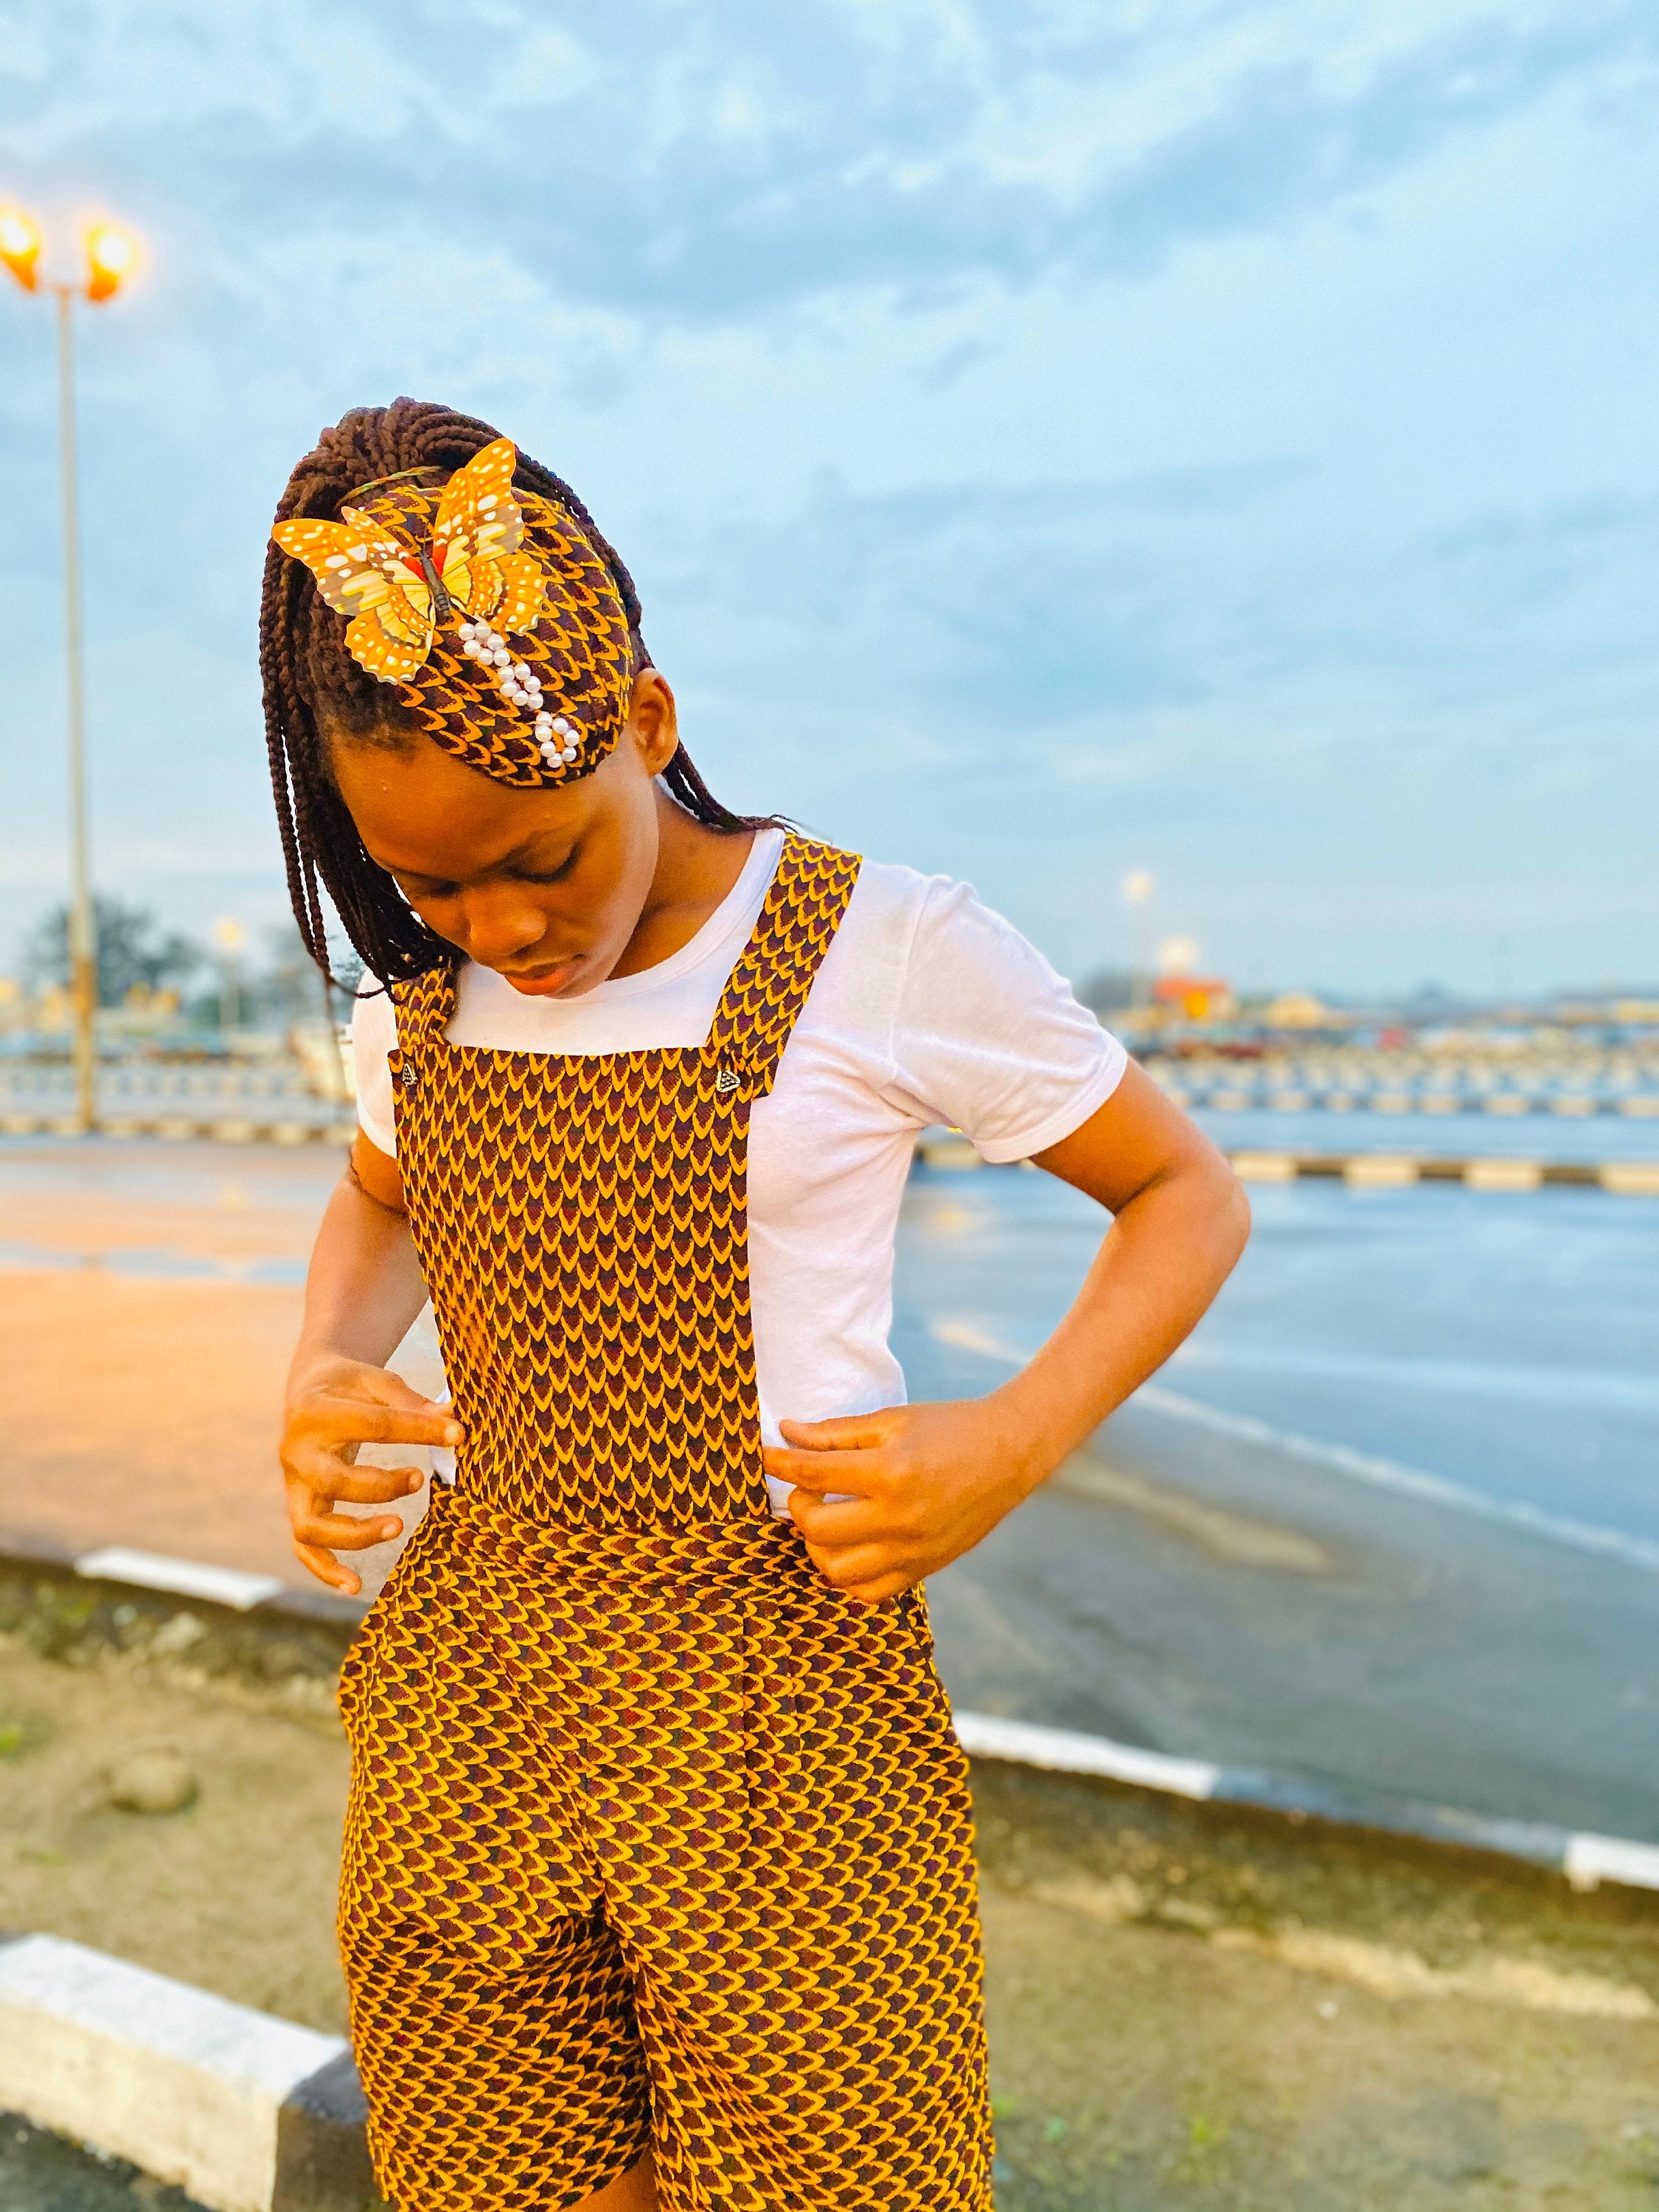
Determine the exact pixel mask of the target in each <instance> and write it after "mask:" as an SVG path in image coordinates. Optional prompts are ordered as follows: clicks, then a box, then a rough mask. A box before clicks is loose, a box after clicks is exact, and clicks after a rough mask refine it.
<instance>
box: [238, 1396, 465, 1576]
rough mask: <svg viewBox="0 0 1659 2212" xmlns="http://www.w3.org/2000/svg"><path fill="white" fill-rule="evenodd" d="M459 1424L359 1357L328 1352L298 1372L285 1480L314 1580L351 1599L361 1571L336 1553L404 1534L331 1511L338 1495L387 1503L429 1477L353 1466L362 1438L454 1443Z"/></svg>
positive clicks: (299, 1549) (297, 1542)
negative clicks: (357, 1572)
mask: <svg viewBox="0 0 1659 2212" xmlns="http://www.w3.org/2000/svg"><path fill="white" fill-rule="evenodd" d="M460 1440H461V1431H460V1427H459V1424H458V1423H457V1421H456V1419H455V1417H454V1415H453V1413H451V1412H450V1410H449V1408H448V1407H446V1406H439V1405H435V1404H434V1402H433V1401H432V1400H431V1399H430V1398H422V1396H421V1395H420V1393H419V1392H418V1391H416V1390H411V1389H410V1387H409V1385H408V1383H405V1382H404V1381H403V1379H402V1378H401V1376H396V1375H393V1374H391V1373H389V1372H388V1371H387V1370H386V1368H384V1367H373V1366H369V1365H368V1364H366V1363H365V1362H364V1361H362V1360H358V1359H346V1358H338V1357H324V1358H319V1359H317V1360H315V1361H314V1362H312V1363H310V1364H307V1366H306V1367H305V1369H304V1370H302V1371H301V1372H296V1373H295V1376H293V1377H292V1378H291V1379H290V1382H289V1394H288V1403H287V1406H286V1408H285V1410H284V1414H283V1442H282V1462H283V1482H284V1483H285V1484H286V1486H287V1489H288V1517H289V1525H290V1526H291V1528H293V1531H294V1551H295V1557H296V1558H297V1559H299V1560H300V1562H301V1565H303V1566H306V1567H308V1568H309V1569H310V1571H311V1572H312V1573H313V1575H315V1576H316V1577H317V1579H318V1581H319V1582H323V1583H327V1584H328V1586H329V1588H330V1589H334V1590H338V1591H339V1593H340V1594H341V1595H342V1596H343V1597H355V1596H356V1595H357V1593H358V1591H359V1590H360V1589H362V1586H363V1583H362V1576H361V1575H357V1574H354V1573H353V1571H352V1570H351V1569H350V1568H349V1566H346V1565H343V1563H342V1562H341V1561H340V1560H338V1559H336V1558H335V1557H334V1556H333V1554H334V1553H336V1552H362V1551H367V1550H368V1548H369V1547H370V1546H371V1545H374V1544H385V1543H389V1542H390V1541H391V1540H392V1537H394V1536H401V1535H402V1534H403V1532H404V1524H403V1522H401V1521H395V1520H383V1519H380V1518H376V1517H373V1516H371V1517H369V1518H368V1519H362V1520H360V1519H359V1518H358V1517H357V1516H356V1515H355V1514H350V1513H337V1512H336V1511H335V1510H334V1505H335V1501H336V1500H337V1499H338V1498H345V1499H347V1500H349V1502H350V1503H351V1504H354V1505H384V1504H386V1502H387V1501H388V1500H389V1499H391V1498H407V1497H408V1496H409V1495H410V1492H413V1491H416V1490H418V1489H419V1488H420V1486H421V1485H422V1482H424V1481H425V1480H426V1478H425V1476H424V1475H423V1474H422V1473H421V1472H420V1470H419V1468H413V1467H366V1468H358V1467H357V1466H356V1464H355V1462H356V1457H357V1448H358V1446H359V1445H360V1444H371V1443H372V1444H387V1443H393V1444H450V1445H453V1444H458V1443H459V1442H460Z"/></svg>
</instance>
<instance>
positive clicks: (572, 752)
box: [564, 745, 576, 768]
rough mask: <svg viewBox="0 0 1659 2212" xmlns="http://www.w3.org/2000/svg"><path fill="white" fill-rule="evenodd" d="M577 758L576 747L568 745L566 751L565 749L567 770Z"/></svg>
mask: <svg viewBox="0 0 1659 2212" xmlns="http://www.w3.org/2000/svg"><path fill="white" fill-rule="evenodd" d="M575 757H576V748H575V747H574V745H567V746H566V747H565V749H564V763H565V766H566V767H567V768H568V767H569V765H570V763H571V762H572V761H573V760H574V759H575Z"/></svg>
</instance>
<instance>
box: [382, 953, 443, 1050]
mask: <svg viewBox="0 0 1659 2212" xmlns="http://www.w3.org/2000/svg"><path fill="white" fill-rule="evenodd" d="M391 991H392V1006H393V1008H394V1009H395V1011H396V1013H397V1016H398V1052H399V1053H400V1054H403V1053H410V1054H416V1055H417V1056H418V1055H419V1054H420V1053H421V1052H422V1050H423V1049H424V1048H426V1047H427V1046H428V1045H433V1044H441V1043H442V1042H443V1040H444V1036H445V1035H446V1034H447V1030H448V1028H449V1022H450V1017H451V1016H452V1015H453V1012H454V1011H455V961H454V959H453V958H452V959H447V960H444V961H442V962H441V963H440V964H439V965H438V966H437V967H436V968H428V969H427V971H426V973H425V975H411V976H410V977H409V978H408V979H407V980H406V981H403V982H399V983H393V984H392V986H391Z"/></svg>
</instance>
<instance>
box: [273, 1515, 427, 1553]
mask: <svg viewBox="0 0 1659 2212" xmlns="http://www.w3.org/2000/svg"><path fill="white" fill-rule="evenodd" d="M290 1525H291V1526H292V1528H293V1530H294V1540H295V1543H296V1544H301V1545H306V1546H310V1547H315V1548H316V1549H318V1550H319V1551H322V1550H325V1551H330V1552H367V1551H369V1550H371V1549H372V1548H373V1547H374V1546H375V1545H376V1544H389V1543H390V1542H391V1541H392V1539H393V1537H394V1536H401V1535H402V1534H403V1533H404V1524H403V1522H401V1521H383V1520H380V1519H378V1518H371V1519H368V1520H364V1521H360V1520H358V1519H357V1518H356V1516H354V1515H352V1514H349V1513H317V1512H311V1513H298V1514H295V1516H293V1517H292V1521H291V1523H290Z"/></svg>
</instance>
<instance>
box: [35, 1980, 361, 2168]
mask: <svg viewBox="0 0 1659 2212" xmlns="http://www.w3.org/2000/svg"><path fill="white" fill-rule="evenodd" d="M345 2048H346V2046H345V2045H344V2044H343V2042H341V2041H340V2039H339V2038H338V2037H337V2036H331V2035H319V2034H317V2033H315V2032H314V2031H313V2029H311V2028H308V2027H295V2026H294V2025H293V2024H292V2023H291V2022H290V2021H284V2020H275V2019H273V2018H271V2017H270V2015H269V2014H266V2013H259V2012H253V2011H251V2010H250V2009H249V2008H248V2007H246V2005H239V2004H232V2003H230V2002H228V2000H227V1999H226V1998H224V1997H216V1996H209V1995H208V1993H207V1992H206V1991H205V1990H197V1989H192V1988H191V1987H190V1986H189V1984H186V1983H184V1982H175V1981H171V1980H169V1979H168V1978H167V1976H166V1975H164V1974H154V1973H151V1972H149V1971H148V1970H147V1969H146V1968H144V1967H143V1966H130V1965H129V1964H128V1963H127V1962H126V1960H123V1959H112V1958H108V1957H106V1955H105V1954H103V1953H102V1952H99V1951H91V1950H88V1949H87V1948H85V1947H84V1946H82V1944H79V1943H69V1942H64V1941H63V1940H62V1939H61V1938H59V1937H58V1936H22V1937H21V1938H19V1939H18V1940H17V1941H15V1942H10V1943H7V1944H4V1945H0V2106H3V2107H4V2108H5V2109H6V2110H8V2111H10V2112H17V2113H20V2114H21V2116H22V2118H24V2119H27V2120H33V2121H34V2122H35V2123H36V2124H38V2125H40V2126H41V2127H46V2128H53V2129H56V2130H58V2131H59V2132H60V2133H62V2134H65V2135H70V2136H75V2137H76V2138H78V2139H79V2140H80V2141H81V2142H90V2143H93V2144H94V2145H95V2146H96V2147H97V2148H99V2149H100V2150H103V2151H108V2152H110V2153H112V2154H113V2155H114V2156H116V2157H118V2158H125V2159H130V2160H131V2161H132V2163H133V2164H134V2165H135V2166H141V2167H143V2170H144V2172H147V2173H151V2174H154V2175H155V2176H157V2177H158V2179H162V2180H165V2181H169V2182H174V2183H177V2184H178V2185H179V2186H180V2187H182V2188H184V2189H185V2191H188V2193H189V2194H190V2195H191V2196H192V2197H195V2198H196V2199H197V2202H198V2203H203V2204H205V2205H210V2206H212V2207H214V2208H216V2212H270V2206H271V2203H272V2202H273V2199H274V2197H275V2194H276V2180H277V2154H278V2135H279V2130H280V2128H281V2123H282V2114H283V2105H284V2101H285V2100H287V2099H288V2097H289V2094H290V2093H291V2092H293V2091H295V2090H296V2089H298V2088H299V2087H301V2084H302V2083H304V2082H306V2081H308V2080H310V2079H311V2078H312V2077H313V2076H315V2075H318V2074H319V2072H320V2071H321V2070H322V2069H324V2068H325V2067H327V2066H330V2065H331V2064H334V2063H337V2061H338V2060H339V2059H340V2057H341V2056H342V2054H343V2052H344V2051H345Z"/></svg>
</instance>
